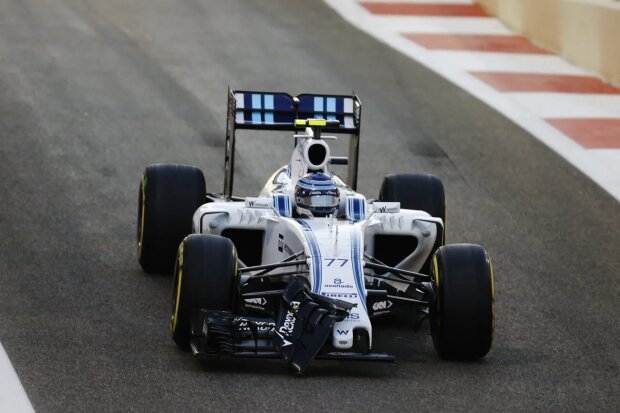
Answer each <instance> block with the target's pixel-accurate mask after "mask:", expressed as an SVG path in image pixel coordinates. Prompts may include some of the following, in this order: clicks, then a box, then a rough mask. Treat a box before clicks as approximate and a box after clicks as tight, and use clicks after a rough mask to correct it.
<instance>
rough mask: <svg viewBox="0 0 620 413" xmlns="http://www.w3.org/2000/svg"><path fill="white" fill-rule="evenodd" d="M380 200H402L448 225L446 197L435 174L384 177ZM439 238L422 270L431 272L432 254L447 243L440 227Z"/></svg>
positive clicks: (408, 207)
mask: <svg viewBox="0 0 620 413" xmlns="http://www.w3.org/2000/svg"><path fill="white" fill-rule="evenodd" d="M379 200H380V201H385V202H400V207H401V208H404V209H417V210H422V211H425V212H428V213H429V214H430V215H431V216H433V217H438V218H441V219H442V220H443V222H444V228H445V226H446V198H445V193H444V189H443V183H442V182H441V179H439V178H438V177H436V176H433V175H422V174H392V175H387V176H386V177H385V178H383V184H382V185H381V192H380V193H379ZM438 231H439V232H438V234H437V238H436V239H435V243H434V244H433V249H432V251H431V253H430V254H429V257H428V259H427V260H426V262H425V263H424V265H423V266H422V269H421V270H420V272H421V273H423V274H430V269H431V268H430V266H431V260H432V256H433V254H434V253H435V251H436V250H437V248H439V247H440V246H442V245H443V244H444V243H445V230H444V231H443V232H441V227H438Z"/></svg>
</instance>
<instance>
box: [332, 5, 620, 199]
mask: <svg viewBox="0 0 620 413" xmlns="http://www.w3.org/2000/svg"><path fill="white" fill-rule="evenodd" d="M324 1H325V2H326V3H327V4H328V5H329V6H330V7H332V8H333V9H334V10H336V11H337V12H338V13H339V14H340V15H341V16H342V17H343V18H344V19H345V20H346V21H348V22H349V23H351V24H352V25H353V26H355V27H357V28H358V29H360V30H362V31H364V32H366V33H368V34H370V35H372V36H373V37H375V38H377V39H378V40H380V41H381V42H383V43H385V44H387V45H388V46H390V47H392V48H394V49H396V50H398V51H399V52H401V53H403V54H404V55H406V56H408V57H410V58H411V59H413V60H415V61H417V62H418V63H420V64H422V65H424V66H426V67H428V68H429V69H431V70H433V71H435V72H436V73H438V74H439V75H441V76H443V77H444V78H446V79H448V80H449V81H451V82H453V83H454V84H456V85H458V86H459V87H461V88H462V89H464V90H466V91H467V92H469V93H470V94H471V95H473V96H475V97H476V98H478V99H480V100H481V101H483V102H485V103H487V104H488V105H489V106H491V107H492V108H494V109H495V110H497V111H498V112H499V113H501V114H503V115H504V116H506V117H507V118H509V119H510V120H512V121H513V122H515V123H516V124H518V125H519V126H521V127H522V128H523V129H525V130H526V131H528V132H529V133H531V134H532V135H534V137H536V138H537V139H538V140H540V141H541V142H543V143H544V144H545V145H547V146H548V147H550V148H551V149H553V150H554V151H555V152H557V153H558V154H559V155H561V156H562V157H563V158H564V159H566V160H567V161H568V162H570V163H571V164H573V165H574V166H576V167H577V168H578V169H580V170H581V171H582V172H583V173H584V174H586V175H587V176H588V177H590V178H591V179H592V180H593V181H594V182H596V183H597V184H598V185H600V186H601V187H602V188H603V189H605V190H606V191H607V192H609V193H610V194H611V195H612V196H613V197H615V198H616V199H617V200H618V201H620V184H619V182H618V177H619V176H620V151H616V150H605V151H606V153H605V154H604V155H600V152H603V151H598V150H597V151H593V150H584V149H583V148H582V147H581V146H580V145H578V144H577V143H576V142H574V141H573V140H572V139H570V138H569V137H568V136H566V135H564V134H563V133H562V132H560V131H559V130H557V129H555V128H554V127H553V126H551V125H550V124H548V123H547V122H545V121H544V119H543V118H541V117H540V116H539V115H538V114H536V113H534V112H532V111H530V110H529V109H528V108H527V107H522V106H521V105H518V104H515V100H514V99H512V98H511V97H510V96H509V94H505V93H500V92H498V91H496V90H495V89H493V88H492V87H490V86H489V85H487V84H486V83H484V82H482V81H481V80H479V79H477V78H475V77H474V76H472V75H470V74H469V73H467V72H466V71H464V70H463V69H461V68H460V67H459V66H455V65H450V64H446V62H445V61H444V60H442V59H441V58H440V56H434V55H433V53H432V52H429V51H428V50H427V49H425V48H423V47H421V46H419V45H417V44H415V43H413V42H411V41H410V40H407V39H405V38H404V37H403V36H401V35H400V34H398V33H395V32H392V31H386V30H385V29H384V28H381V27H379V26H376V25H375V24H374V19H375V17H373V15H371V14H370V13H368V12H367V11H366V10H365V9H364V8H362V7H361V6H360V5H359V4H358V3H357V2H356V1H355V0H324Z"/></svg>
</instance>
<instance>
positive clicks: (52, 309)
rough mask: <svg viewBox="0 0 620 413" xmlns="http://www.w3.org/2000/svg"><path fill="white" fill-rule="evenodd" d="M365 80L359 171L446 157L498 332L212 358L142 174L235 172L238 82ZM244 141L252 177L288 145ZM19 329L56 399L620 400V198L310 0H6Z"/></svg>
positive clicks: (27, 383) (1, 23) (14, 311)
mask: <svg viewBox="0 0 620 413" xmlns="http://www.w3.org/2000/svg"><path fill="white" fill-rule="evenodd" d="M227 85H232V86H233V87H235V88H239V89H259V90H260V89H263V90H269V89H274V90H282V91H288V92H290V93H294V94H296V93H301V92H331V93H348V92H350V91H352V90H354V91H356V92H357V93H358V94H359V95H360V96H361V98H362V101H363V119H362V123H363V124H362V145H361V168H360V179H359V184H360V189H361V190H362V191H363V192H364V193H366V194H367V195H368V196H376V195H377V193H378V190H379V186H380V183H381V179H382V177H383V175H385V174H387V173H391V172H411V171H414V172H415V171H418V172H430V173H434V174H436V175H439V176H440V177H441V178H443V179H444V182H445V185H446V189H447V194H448V217H449V218H448V219H449V224H448V241H449V242H474V243H480V244H482V245H484V246H485V247H486V248H487V249H488V250H489V252H490V254H491V255H492V257H493V260H494V267H495V276H496V291H497V294H496V309H497V329H496V335H495V343H494V346H493V349H492V350H491V352H490V353H489V355H488V356H487V358H486V359H484V360H482V361H479V362H475V363H451V362H444V361H441V360H440V359H438V357H437V356H436V355H435V353H434V351H433V348H432V343H431V340H430V337H429V336H428V335H427V333H425V332H422V333H418V334H414V333H413V332H412V330H411V328H409V327H408V328H400V326H398V325H396V324H386V325H383V326H381V328H380V329H379V330H377V335H376V342H377V346H378V349H379V350H383V351H387V352H392V353H394V354H396V356H397V357H398V362H397V363H396V364H394V365H376V364H350V363H340V362H316V363H315V364H314V365H313V366H312V368H311V369H310V370H309V372H308V376H307V377H305V378H301V379H296V378H292V377H289V376H288V375H287V374H286V368H285V367H284V365H283V364H282V363H280V362H277V361H251V362H244V361H239V360H221V361H218V362H216V363H213V365H211V366H207V367H204V368H203V366H200V365H199V363H197V362H196V361H195V360H194V359H192V357H191V356H190V355H189V354H187V353H183V352H181V351H179V350H177V349H176V347H175V345H174V343H173V342H172V340H171V339H170V338H169V336H168V332H167V315H168V306H169V305H170V303H169V301H170V293H171V285H170V284H171V280H170V279H169V278H166V277H162V276H147V275H144V274H143V273H142V272H141V271H140V270H139V268H138V266H137V263H136V259H135V247H134V237H135V223H136V216H135V215H136V201H137V189H138V181H139V175H140V173H141V171H142V169H143V167H144V166H145V165H146V164H148V163H153V162H182V163H189V164H195V165H199V166H201V167H203V168H204V170H205V172H206V174H207V185H208V189H209V190H211V191H219V190H221V187H222V178H223V173H222V167H223V139H224V127H225V113H226V112H225V111H226V107H225V103H226V88H227ZM245 136H246V137H247V139H243V138H241V140H240V143H239V145H238V149H239V154H238V157H237V165H238V170H237V172H238V174H237V176H236V190H235V192H236V193H237V194H239V195H253V194H255V193H257V192H258V190H259V188H260V186H261V184H262V183H263V181H264V180H265V179H266V178H267V176H268V175H267V174H268V173H269V172H270V171H271V170H272V169H273V168H275V167H276V166H278V165H280V164H284V163H285V162H286V161H287V160H288V156H289V153H290V150H291V148H292V144H291V143H290V138H289V137H287V136H280V135H278V136H275V137H272V136H268V137H264V138H263V137H261V138H260V139H258V138H251V137H250V136H248V135H247V134H246V135H245ZM0 142H1V144H0V341H1V342H2V344H3V346H4V347H5V349H6V351H7V353H8V354H9V356H10V358H11V360H12V362H13V364H14V366H15V368H16V370H17V372H18V375H19V377H20V378H21V380H22V382H23V384H24V387H25V389H26V391H27V393H28V395H29V397H30V399H31V400H32V403H33V405H34V407H35V409H36V410H37V411H39V412H84V411H149V412H156V411H165V412H170V411H187V412H189V411H225V410H228V411H239V410H249V411H266V410H273V411H285V410H295V411H300V410H307V411H335V410H341V411H355V410H359V411H389V410H396V409H398V410H401V411H411V410H414V409H415V410H420V411H497V410H501V411H575V410H587V411H618V410H619V409H620V395H619V392H618V388H619V386H618V384H619V383H620V380H619V366H620V328H619V323H618V316H619V311H618V304H620V300H619V298H618V297H619V296H620V282H619V278H620V271H619V268H620V254H619V251H620V232H619V223H620V208H619V206H618V203H617V202H616V201H615V200H613V199H612V198H611V197H610V196H608V195H607V194H606V193H605V192H603V191H602V190H600V189H599V188H598V187H597V186H596V185H595V184H593V183H592V182H591V181H589V180H588V179H587V178H585V177H584V176H583V175H581V174H580V173H579V172H578V171H576V170H575V169H574V168H573V167H571V166H570V165H568V164H567V163H566V162H564V161H563V160H561V159H560V158H559V157H558V156H557V155H555V154H554V153H552V152H551V151H549V150H548V149H547V148H546V147H544V146H543V145H542V144H540V143H539V142H537V141H536V140H535V139H533V138H532V137H531V136H529V135H528V134H527V133H525V132H523V131H522V130H521V129H519V128H518V127H516V126H514V125H512V124H511V123H510V122H508V121H507V120H506V119H504V118H502V117H501V116H499V115H498V114H496V113H495V112H494V111H493V110H492V109H490V108H488V107H486V106H485V105H484V104H482V103H480V102H478V101H476V100H475V99H473V98H472V97H470V96H469V95H467V94H466V93H464V92H463V91H461V90H459V89H457V88H456V87H454V86H453V85H451V84H449V83H447V82H446V81H444V80H442V79H441V78H439V77H438V76H436V75H435V74H433V73H432V72H429V71H428V70H427V69H425V68H423V67H421V66H419V65H417V64H415V63H413V62H411V61H409V60H408V59H406V58H405V57H403V56H401V55H399V54H398V53H396V52H394V51H392V50H390V49H388V48H386V47H385V46H383V45H381V44H379V43H378V42H376V41H375V40H373V39H371V38H369V37H367V36H365V35H363V34H361V33H359V32H358V31H356V30H354V29H353V28H351V27H350V26H348V25H347V24H345V23H344V22H343V21H342V20H340V19H339V18H338V17H337V16H335V15H334V14H333V13H332V12H331V11H330V10H329V9H328V8H327V7H325V6H324V5H323V4H322V3H321V2H319V1H316V2H310V1H301V0H254V1H250V0H227V1H217V0H90V1H85V0H0Z"/></svg>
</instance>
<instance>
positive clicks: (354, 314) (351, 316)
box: [346, 313, 360, 321]
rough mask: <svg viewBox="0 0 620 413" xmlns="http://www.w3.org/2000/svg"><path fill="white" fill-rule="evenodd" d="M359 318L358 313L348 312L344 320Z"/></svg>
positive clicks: (356, 319)
mask: <svg viewBox="0 0 620 413" xmlns="http://www.w3.org/2000/svg"><path fill="white" fill-rule="evenodd" d="M359 319H360V315H359V313H349V314H348V315H347V318H346V320H348V321H359Z"/></svg>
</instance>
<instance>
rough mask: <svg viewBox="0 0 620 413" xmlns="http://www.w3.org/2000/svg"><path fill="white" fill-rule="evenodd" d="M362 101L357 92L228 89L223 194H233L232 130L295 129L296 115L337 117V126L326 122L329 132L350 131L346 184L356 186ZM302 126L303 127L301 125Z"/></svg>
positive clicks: (301, 117)
mask: <svg viewBox="0 0 620 413" xmlns="http://www.w3.org/2000/svg"><path fill="white" fill-rule="evenodd" d="M361 111H362V103H361V102H360V100H359V98H358V97H357V96H356V95H315V94H307V93H304V94H301V95H298V96H291V95H289V94H288V93H281V92H252V91H242V90H230V89H229V90H228V114H227V118H226V156H225V158H224V172H225V177H224V195H226V196H232V190H233V175H234V168H235V135H236V134H235V132H236V131H237V129H254V130H274V131H293V132H294V131H298V130H299V129H300V127H299V126H295V119H326V120H337V121H338V126H326V127H323V128H322V130H323V131H324V132H328V133H336V134H349V135H350V140H349V161H348V162H349V171H348V172H349V173H348V177H347V184H348V185H349V186H350V187H351V188H352V189H354V190H355V189H356V187H357V167H358V157H359V136H360V119H361ZM302 129H303V128H302Z"/></svg>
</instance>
